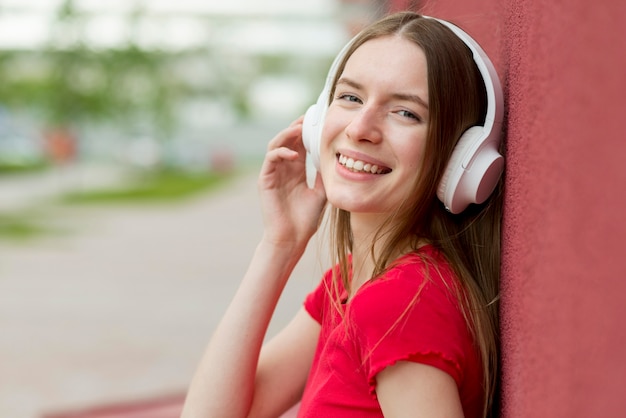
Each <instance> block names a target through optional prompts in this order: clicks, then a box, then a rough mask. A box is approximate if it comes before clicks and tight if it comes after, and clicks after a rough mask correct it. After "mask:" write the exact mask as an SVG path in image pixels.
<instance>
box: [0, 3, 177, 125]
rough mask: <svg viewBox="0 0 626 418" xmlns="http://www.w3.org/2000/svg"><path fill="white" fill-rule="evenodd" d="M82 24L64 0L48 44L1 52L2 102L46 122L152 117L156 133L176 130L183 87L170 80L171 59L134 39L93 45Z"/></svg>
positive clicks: (133, 20)
mask: <svg viewBox="0 0 626 418" xmlns="http://www.w3.org/2000/svg"><path fill="white" fill-rule="evenodd" d="M139 14H140V11H137V13H135V14H133V15H132V16H131V18H130V22H129V25H133V24H136V21H137V18H138V16H139ZM83 25H84V22H83V20H82V17H81V15H80V13H78V11H77V10H76V8H75V7H74V4H73V2H72V1H71V0H69V1H65V2H64V3H63V4H62V5H61V7H60V9H59V10H58V12H57V17H56V22H55V25H54V27H53V28H54V31H53V36H52V38H51V39H50V42H49V45H48V46H47V47H46V48H44V49H43V50H41V51H0V79H1V80H2V83H0V104H4V105H6V106H8V107H11V108H14V109H27V110H28V111H30V112H34V113H35V114H38V115H40V116H41V117H42V118H43V119H44V123H45V124H46V125H47V126H48V127H65V128H68V127H70V128H71V127H72V126H76V125H79V124H82V123H85V122H98V121H103V120H116V121H119V122H123V123H132V121H133V120H135V119H137V118H141V119H144V120H145V119H146V118H148V119H149V120H150V122H151V123H152V124H153V125H155V126H156V127H157V128H158V129H157V131H161V132H166V133H167V132H170V131H171V130H172V129H173V128H174V118H173V108H174V102H175V101H176V99H177V98H178V96H179V94H180V91H181V87H180V86H179V85H178V83H176V82H175V81H173V80H172V77H170V74H169V62H168V56H167V55H166V54H164V53H163V52H161V51H155V50H146V49H142V48H140V47H139V46H138V45H136V44H135V43H134V41H133V40H132V39H131V40H129V42H128V43H127V44H125V45H121V46H120V47H117V48H112V49H103V50H94V49H92V48H89V47H88V46H87V45H86V44H85V43H84V42H83V41H82V39H83V38H82V36H81V31H82V27H83Z"/></svg>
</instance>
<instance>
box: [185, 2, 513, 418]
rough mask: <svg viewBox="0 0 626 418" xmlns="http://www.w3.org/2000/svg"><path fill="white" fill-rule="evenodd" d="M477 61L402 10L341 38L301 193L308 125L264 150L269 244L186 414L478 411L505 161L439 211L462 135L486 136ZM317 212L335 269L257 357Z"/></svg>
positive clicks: (482, 410)
mask: <svg viewBox="0 0 626 418" xmlns="http://www.w3.org/2000/svg"><path fill="white" fill-rule="evenodd" d="M478 62H479V61H478V60H476V61H475V59H474V58H473V57H472V53H471V51H470V49H468V45H467V43H466V42H465V41H463V40H461V39H460V38H459V36H458V34H456V35H455V33H453V32H452V31H451V30H450V28H449V26H448V25H446V24H445V22H444V23H442V22H440V21H438V20H436V19H431V18H425V17H422V16H420V15H418V14H415V13H410V12H405V13H400V14H394V15H391V16H388V17H386V18H384V19H382V20H381V21H379V22H376V23H374V24H373V25H371V26H370V27H368V28H366V29H365V30H364V31H362V32H361V33H360V34H359V35H357V37H356V38H355V39H354V40H353V41H351V43H350V44H349V45H348V46H347V48H346V50H345V51H344V53H342V54H341V55H340V57H339V59H338V63H337V68H336V69H335V70H331V74H330V80H331V83H330V88H329V91H328V93H329V94H328V96H325V95H326V92H325V93H323V95H322V96H325V97H322V102H325V101H326V100H328V103H329V104H328V105H327V109H326V107H325V106H326V103H322V106H324V108H323V109H322V111H320V109H317V111H320V112H319V113H321V114H322V116H321V120H320V124H321V125H322V126H323V128H322V129H321V135H320V142H319V144H313V145H312V147H313V148H314V150H315V153H317V147H319V166H318V168H319V173H320V175H318V176H317V178H316V180H315V182H314V185H313V187H307V185H306V175H305V148H304V146H303V143H302V133H303V118H300V119H298V120H296V121H295V122H294V123H292V124H291V126H290V127H288V128H287V129H285V130H284V131H282V132H280V133H279V134H278V135H277V136H276V137H275V138H274V139H273V140H272V141H271V142H270V144H269V146H268V151H267V154H266V157H265V161H264V163H263V167H262V169H261V173H260V176H259V180H258V186H259V190H260V196H261V203H262V210H263V219H264V235H263V238H262V240H261V242H260V243H259V244H258V246H257V249H256V251H255V253H254V255H253V257H252V260H251V262H250V266H249V269H248V270H247V272H246V274H245V276H244V278H243V280H242V282H241V285H240V287H239V289H238V291H237V293H236V295H235V297H234V299H233V301H232V303H231V305H230V306H229V308H228V309H227V311H226V313H225V315H224V317H223V319H222V321H221V322H220V324H219V326H218V328H217V330H216V331H215V333H214V335H213V336H212V338H211V341H210V343H209V345H208V347H207V350H206V353H205V355H204V357H203V360H202V362H201V364H200V366H199V368H198V371H197V373H196V376H195V377H194V380H193V382H192V384H191V386H190V389H189V393H188V396H187V400H186V403H185V407H184V411H183V416H184V417H194V418H196V417H220V418H221V417H247V416H250V417H276V416H279V415H280V414H281V413H283V412H284V411H286V410H287V409H289V408H290V407H291V406H292V405H294V404H296V403H297V402H299V401H301V407H300V410H299V415H298V416H300V417H382V416H384V417H409V416H410V417H463V416H465V417H485V416H489V415H490V410H491V409H492V400H493V397H494V391H495V390H494V388H495V382H496V380H497V379H496V377H497V324H498V318H497V295H498V278H499V261H500V258H499V257H500V256H499V254H500V217H501V210H500V208H501V198H500V196H501V194H500V193H499V190H496V193H494V194H493V195H492V196H491V197H489V198H488V199H487V196H489V194H490V192H491V190H492V189H493V186H494V185H495V183H496V182H497V179H498V178H499V170H500V169H501V160H502V159H501V157H499V156H498V157H497V158H495V159H494V161H497V163H493V164H491V163H490V164H491V165H489V167H488V168H487V172H488V174H489V175H491V177H493V178H494V179H495V180H493V184H492V185H491V186H489V187H487V188H488V189H489V190H488V191H487V192H486V193H485V192H484V189H485V187H484V186H480V187H479V189H480V190H482V191H481V192H480V193H478V194H482V195H484V196H483V197H482V198H480V199H479V200H478V201H479V202H482V200H484V199H487V201H486V202H485V203H482V204H480V205H471V206H469V207H468V208H467V209H465V210H457V209H458V208H455V209H454V210H452V211H453V212H460V213H459V214H453V213H451V211H450V210H446V206H444V204H442V203H441V202H440V201H439V200H438V199H437V193H438V188H441V187H442V183H441V182H442V178H443V177H446V178H444V179H443V180H444V182H445V181H447V176H448V173H447V171H446V167H447V166H448V162H449V160H450V159H451V157H453V151H454V150H455V145H456V146H457V149H458V145H460V144H458V145H457V142H458V141H459V138H460V137H461V135H462V134H463V132H464V131H466V130H467V129H468V128H470V127H472V126H474V125H482V124H483V123H485V126H487V125H488V122H487V123H486V122H485V118H486V116H487V119H488V120H489V118H490V116H489V114H490V112H488V109H487V108H488V104H487V100H488V96H489V94H490V90H489V88H488V87H486V86H487V85H488V83H487V82H486V81H485V80H484V78H485V75H484V74H482V73H481V70H480V69H479V68H478V67H477V63H478ZM496 81H497V80H496ZM497 86H498V87H499V84H497ZM319 104H320V103H318V105H319ZM498 105H499V104H498ZM486 114H487V115H486ZM497 114H498V115H501V109H498V110H497ZM307 117H308V116H307ZM305 124H306V125H307V126H306V127H305V131H308V130H309V129H310V126H308V125H309V124H311V122H310V121H308V120H307V121H305ZM313 124H315V122H314V123H313ZM497 128H498V126H497V124H496V126H495V128H494V129H497ZM479 129H480V128H479ZM307 135H309V134H307ZM496 142H497V141H496ZM309 146H310V147H311V145H309ZM453 159H454V158H453ZM494 167H495V168H494ZM494 172H496V173H495V174H494ZM477 187H478V186H477ZM497 189H499V187H497ZM439 194H444V193H443V192H442V191H441V190H440V191H439ZM326 203H328V205H326ZM446 205H448V204H447V203H446ZM325 206H328V208H329V210H330V232H331V234H330V235H331V236H330V238H331V240H330V241H331V247H332V252H333V254H334V259H335V260H336V262H337V264H336V267H335V268H333V269H331V270H330V271H329V272H327V273H326V274H325V275H324V277H323V278H322V281H321V283H320V285H319V286H318V288H317V289H316V290H315V291H313V292H312V293H311V294H310V295H309V296H308V297H307V298H306V301H305V303H304V307H303V308H302V309H301V310H300V311H299V312H298V313H297V314H296V316H295V317H294V318H293V320H292V321H291V322H290V324H289V325H287V327H286V328H285V329H284V330H282V331H281V332H280V333H279V334H278V335H277V336H276V337H274V338H273V339H272V340H271V341H270V342H269V343H267V344H266V345H264V346H263V347H262V341H263V338H264V335H265V332H266V330H267V326H268V324H269V321H270V319H271V316H272V313H273V310H274V308H275V306H276V303H277V301H278V298H279V296H280V294H281V292H282V290H283V288H284V286H285V283H286V282H287V280H288V278H289V276H290V274H291V272H292V270H293V268H294V266H295V265H296V263H297V262H298V260H299V259H300V257H301V256H302V254H303V252H304V250H305V247H306V245H307V243H308V241H309V239H310V237H311V236H312V235H313V234H314V232H315V231H316V230H317V227H318V223H319V220H320V218H321V216H322V213H323V210H324V208H325ZM464 206H466V204H465V205H464Z"/></svg>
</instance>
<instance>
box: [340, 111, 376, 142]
mask: <svg viewBox="0 0 626 418" xmlns="http://www.w3.org/2000/svg"><path fill="white" fill-rule="evenodd" d="M380 119H381V116H380V114H379V112H378V111H377V109H376V108H374V106H367V105H365V106H363V107H361V108H360V109H359V111H358V112H356V113H355V114H354V116H353V118H352V120H351V121H350V123H348V125H347V126H346V129H345V132H346V135H347V136H348V138H349V139H351V140H353V141H369V142H374V143H378V142H380V140H381V139H382V130H381V120H380Z"/></svg>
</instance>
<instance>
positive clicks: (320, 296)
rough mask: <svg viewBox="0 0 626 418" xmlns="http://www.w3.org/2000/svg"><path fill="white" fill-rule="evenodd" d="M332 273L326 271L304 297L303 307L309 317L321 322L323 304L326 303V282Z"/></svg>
mask: <svg viewBox="0 0 626 418" xmlns="http://www.w3.org/2000/svg"><path fill="white" fill-rule="evenodd" d="M331 276H332V274H331V273H330V271H329V272H326V274H324V276H323V277H322V280H320V283H319V284H318V285H317V287H316V288H315V290H313V291H312V292H311V293H309V294H308V295H307V296H306V298H305V299H304V309H306V311H307V312H308V313H309V315H311V318H313V319H315V320H316V321H317V322H319V323H320V324H322V321H323V319H324V311H325V306H326V305H327V303H328V297H329V295H328V291H327V289H328V284H329V280H330V278H331Z"/></svg>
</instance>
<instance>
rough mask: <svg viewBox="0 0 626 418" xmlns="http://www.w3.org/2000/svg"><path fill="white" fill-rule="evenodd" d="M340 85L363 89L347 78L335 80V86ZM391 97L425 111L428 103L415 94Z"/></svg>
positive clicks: (392, 95) (397, 94)
mask: <svg viewBox="0 0 626 418" xmlns="http://www.w3.org/2000/svg"><path fill="white" fill-rule="evenodd" d="M340 84H345V85H347V86H350V87H352V88H355V89H357V90H362V89H363V85H361V84H360V83H358V82H356V81H354V80H351V79H349V78H346V77H341V78H340V79H339V80H337V84H336V85H337V86H338V85H340ZM391 97H392V98H394V99H397V100H404V101H408V102H414V103H416V104H418V105H420V106H422V107H423V108H425V109H426V110H428V103H426V101H425V100H424V99H422V98H421V97H420V96H419V95H417V94H407V93H392V94H391Z"/></svg>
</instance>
